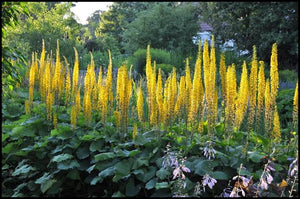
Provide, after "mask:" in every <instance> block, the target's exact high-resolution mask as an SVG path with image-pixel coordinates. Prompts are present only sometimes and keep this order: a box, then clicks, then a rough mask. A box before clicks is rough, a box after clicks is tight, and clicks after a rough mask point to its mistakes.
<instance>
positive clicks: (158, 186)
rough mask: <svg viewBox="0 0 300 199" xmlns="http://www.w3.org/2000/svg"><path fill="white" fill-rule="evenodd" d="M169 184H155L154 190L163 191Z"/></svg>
mask: <svg viewBox="0 0 300 199" xmlns="http://www.w3.org/2000/svg"><path fill="white" fill-rule="evenodd" d="M170 187H171V184H168V182H160V183H156V184H155V189H165V188H170Z"/></svg>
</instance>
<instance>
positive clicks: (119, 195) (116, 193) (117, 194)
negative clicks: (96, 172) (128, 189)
mask: <svg viewBox="0 0 300 199" xmlns="http://www.w3.org/2000/svg"><path fill="white" fill-rule="evenodd" d="M111 197H117V198H119V197H125V195H124V194H122V193H121V192H120V191H117V192H115V193H114V194H113V195H112V196H111Z"/></svg>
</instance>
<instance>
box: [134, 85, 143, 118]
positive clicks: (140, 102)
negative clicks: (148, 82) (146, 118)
mask: <svg viewBox="0 0 300 199" xmlns="http://www.w3.org/2000/svg"><path fill="white" fill-rule="evenodd" d="M136 106H137V112H138V119H139V121H140V122H142V121H143V106H144V100H143V91H142V88H141V82H140V84H139V87H138V89H137V105H136Z"/></svg>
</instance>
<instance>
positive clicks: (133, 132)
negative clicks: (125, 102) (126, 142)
mask: <svg viewBox="0 0 300 199" xmlns="http://www.w3.org/2000/svg"><path fill="white" fill-rule="evenodd" d="M136 136H137V124H136V123H135V124H134V125H133V131H132V139H133V140H135V138H136Z"/></svg>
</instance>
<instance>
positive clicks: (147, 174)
mask: <svg viewBox="0 0 300 199" xmlns="http://www.w3.org/2000/svg"><path fill="white" fill-rule="evenodd" d="M143 170H144V175H141V174H139V175H137V179H139V180H140V181H142V182H144V183H146V182H147V181H149V180H150V179H151V178H153V177H154V176H155V173H156V168H155V167H154V166H150V167H146V168H144V169H143Z"/></svg>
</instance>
